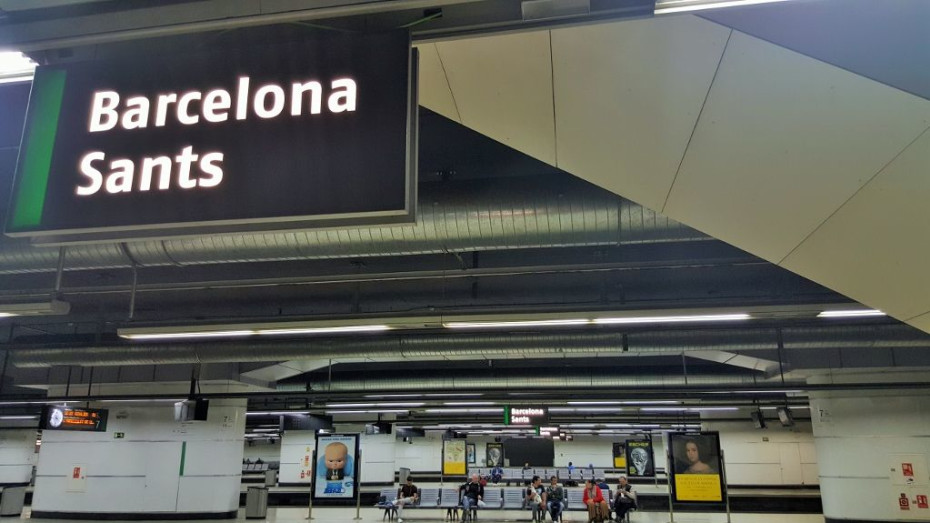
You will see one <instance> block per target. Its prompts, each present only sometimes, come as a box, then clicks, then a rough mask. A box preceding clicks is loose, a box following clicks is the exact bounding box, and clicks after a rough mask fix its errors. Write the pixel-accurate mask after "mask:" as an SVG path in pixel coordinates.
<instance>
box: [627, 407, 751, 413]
mask: <svg viewBox="0 0 930 523" xmlns="http://www.w3.org/2000/svg"><path fill="white" fill-rule="evenodd" d="M639 410H641V411H645V412H705V411H716V410H739V407H641V408H640V409H639Z"/></svg>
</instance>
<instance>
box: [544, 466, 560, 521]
mask: <svg viewBox="0 0 930 523" xmlns="http://www.w3.org/2000/svg"><path fill="white" fill-rule="evenodd" d="M546 508H547V509H549V515H550V516H551V517H552V521H553V522H555V521H560V520H561V519H562V512H563V511H564V510H565V491H564V490H563V489H562V485H559V480H558V478H556V477H555V476H552V477H551V478H549V486H548V487H547V488H546Z"/></svg>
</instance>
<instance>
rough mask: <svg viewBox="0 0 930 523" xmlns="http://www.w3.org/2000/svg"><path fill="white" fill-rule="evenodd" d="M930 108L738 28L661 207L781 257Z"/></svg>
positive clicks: (920, 126)
mask: <svg viewBox="0 0 930 523" xmlns="http://www.w3.org/2000/svg"><path fill="white" fill-rule="evenodd" d="M928 118H930V102H928V101H927V100H924V99H921V98H918V97H916V96H913V95H910V94H907V93H904V92H902V91H898V90H896V89H891V88H888V87H887V86H885V85H882V84H879V83H878V82H875V81H873V80H869V79H867V78H863V77H861V76H857V75H855V74H853V73H850V72H847V71H844V70H842V69H839V68H837V67H833V66H830V65H828V64H825V63H823V62H820V61H817V60H814V59H812V58H809V57H806V56H804V55H801V54H799V53H796V52H793V51H789V50H787V49H784V48H781V47H778V46H775V45H772V44H769V43H767V42H764V41H762V40H759V39H757V38H753V37H751V36H748V35H745V34H742V33H739V32H734V33H733V35H732V36H731V38H730V43H729V44H728V46H727V50H726V52H725V53H724V56H723V61H722V62H721V64H720V69H719V72H718V73H717V77H716V79H715V80H714V84H713V87H712V89H711V91H710V95H709V96H708V98H707V103H706V104H705V106H704V110H703V112H702V115H701V118H700V120H699V121H698V126H697V128H696V129H695V132H694V136H693V138H692V139H691V144H690V146H689V147H688V151H687V153H686V154H685V157H684V161H683V163H682V166H681V170H680V172H679V174H678V178H677V180H676V182H675V185H674V186H673V187H672V192H671V194H670V195H669V199H668V203H667V205H666V207H665V210H664V212H665V213H666V214H668V215H669V216H670V217H672V218H675V219H677V220H680V221H682V222H683V223H686V224H688V225H690V226H692V227H696V228H698V229H700V230H702V231H704V232H706V233H708V234H710V235H712V236H714V237H716V238H719V239H721V240H724V241H726V242H729V243H732V244H734V245H736V246H738V247H740V248H742V249H744V250H747V251H749V252H751V253H753V254H756V255H758V256H760V257H762V258H765V259H767V260H770V261H774V262H779V261H780V260H782V259H783V258H784V257H785V256H787V255H788V253H789V252H790V251H791V250H792V249H793V248H794V247H796V246H797V245H798V244H799V243H801V242H802V241H803V240H804V238H805V237H807V236H808V235H809V234H810V233H811V232H813V231H814V229H815V228H816V227H817V226H818V225H820V224H821V223H823V221H824V220H826V219H827V218H828V217H830V215H831V214H832V213H833V212H834V211H836V210H837V209H838V208H839V207H840V206H841V205H843V203H844V202H846V200H848V199H849V198H850V197H851V196H852V195H853V194H855V192H856V191H857V190H858V189H859V188H860V187H862V186H863V185H864V184H865V183H866V182H867V181H868V180H869V179H870V178H871V177H872V176H874V175H875V174H876V173H878V172H879V171H880V170H881V169H882V167H883V166H884V165H885V164H887V163H888V162H890V161H891V160H892V159H893V158H894V157H895V156H896V155H897V154H898V153H900V152H901V151H903V150H904V148H905V147H906V146H907V145H908V144H909V143H911V141H913V140H914V139H915V138H916V137H917V136H918V135H919V134H920V133H921V132H922V131H923V130H924V129H926V128H927V125H928V123H927V122H928ZM789 209H790V212H789ZM857 240H858V238H856V237H853V238H851V239H850V242H853V243H856V242H857ZM856 245H861V243H856Z"/></svg>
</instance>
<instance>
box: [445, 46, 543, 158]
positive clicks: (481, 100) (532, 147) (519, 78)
mask: <svg viewBox="0 0 930 523" xmlns="http://www.w3.org/2000/svg"><path fill="white" fill-rule="evenodd" d="M436 45H437V49H438V50H439V58H440V59H441V60H442V63H443V65H444V67H445V72H446V77H447V78H448V80H449V86H450V87H451V89H452V96H453V97H454V98H455V104H456V106H457V107H458V112H459V115H460V116H461V121H462V123H463V124H464V125H466V126H468V127H470V128H472V129H474V130H476V131H478V132H480V133H482V134H485V135H487V136H489V137H490V138H493V139H495V140H497V141H499V142H501V143H503V144H505V145H508V146H510V147H512V148H514V149H516V150H518V151H521V152H523V153H526V154H528V155H530V156H533V157H534V158H537V159H539V160H542V161H544V162H546V163H549V164H552V165H554V164H555V124H554V122H553V111H552V67H551V62H550V56H549V31H534V32H525V33H515V34H504V35H494V36H485V37H481V38H472V39H465V40H454V41H449V42H440V43H438V44H436Z"/></svg>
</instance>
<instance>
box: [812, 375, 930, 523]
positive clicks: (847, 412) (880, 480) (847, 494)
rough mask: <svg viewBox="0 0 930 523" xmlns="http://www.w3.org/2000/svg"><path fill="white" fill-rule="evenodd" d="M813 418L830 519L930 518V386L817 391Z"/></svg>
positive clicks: (912, 519)
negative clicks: (929, 460) (918, 389)
mask: <svg viewBox="0 0 930 523" xmlns="http://www.w3.org/2000/svg"><path fill="white" fill-rule="evenodd" d="M811 418H812V420H813V429H814V441H815V444H816V447H817V460H818V463H819V469H820V489H821V496H822V498H823V511H824V516H825V519H826V521H827V522H828V523H830V522H839V521H844V522H860V521H862V522H864V521H902V520H904V521H925V522H930V506H928V505H927V499H928V497H930V471H928V455H930V389H928V390H920V391H908V390H899V391H891V390H885V391H879V390H868V391H861V392H855V391H842V392H819V393H812V394H811ZM902 496H903V499H906V500H907V502H906V506H905V503H904V502H903V501H901V500H902Z"/></svg>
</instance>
